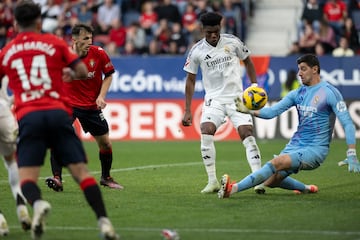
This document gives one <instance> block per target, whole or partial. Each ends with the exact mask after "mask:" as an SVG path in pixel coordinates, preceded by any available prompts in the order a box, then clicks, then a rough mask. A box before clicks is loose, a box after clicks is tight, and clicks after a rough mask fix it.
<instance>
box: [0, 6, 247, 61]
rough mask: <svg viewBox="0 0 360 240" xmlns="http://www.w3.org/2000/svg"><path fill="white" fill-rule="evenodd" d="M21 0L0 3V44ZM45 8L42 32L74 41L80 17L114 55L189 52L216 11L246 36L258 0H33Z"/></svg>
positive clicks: (10, 31) (227, 26) (230, 29)
mask: <svg viewBox="0 0 360 240" xmlns="http://www.w3.org/2000/svg"><path fill="white" fill-rule="evenodd" d="M17 1H18V0H2V1H1V2H0V48H1V47H3V46H4V45H5V44H6V43H7V42H8V41H9V40H11V39H12V38H13V37H14V36H15V35H16V32H15V31H14V27H13V19H14V16H13V9H14V7H15V4H16V2H17ZM33 1H34V2H36V3H38V4H39V5H40V6H41V9H42V20H43V21H42V22H43V23H42V31H43V32H48V33H54V34H56V35H58V36H59V37H62V38H64V39H65V40H66V41H68V43H69V44H71V28H72V26H73V25H74V24H76V23H78V22H82V23H87V24H89V25H91V26H93V28H94V44H95V45H99V46H102V47H104V48H105V49H106V51H107V52H108V53H109V55H111V56H118V55H136V54H141V55H144V54H145V55H158V54H172V55H173V54H185V53H186V52H187V51H188V50H189V48H190V47H191V46H192V45H193V44H194V43H195V42H197V41H198V40H199V39H201V38H202V36H201V32H200V28H199V22H198V19H199V16H200V15H201V14H202V13H203V12H207V11H216V12H219V13H221V14H222V15H223V16H224V19H223V31H224V32H226V33H231V34H234V35H236V36H238V37H239V38H240V39H242V40H245V38H246V25H247V22H246V21H247V19H248V17H249V16H251V15H252V10H253V2H252V1H253V0H158V1H155V0H33Z"/></svg>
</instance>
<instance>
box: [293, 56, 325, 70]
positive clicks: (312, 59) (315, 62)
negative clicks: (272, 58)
mask: <svg viewBox="0 0 360 240" xmlns="http://www.w3.org/2000/svg"><path fill="white" fill-rule="evenodd" d="M296 62H297V64H298V65H299V64H300V63H302V62H304V63H306V64H307V65H308V66H309V67H315V66H317V67H318V71H317V72H318V73H320V62H319V59H318V58H317V57H316V55H314V54H305V55H303V56H301V57H299V58H298V59H297V60H296Z"/></svg>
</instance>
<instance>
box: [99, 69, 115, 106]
mask: <svg viewBox="0 0 360 240" xmlns="http://www.w3.org/2000/svg"><path fill="white" fill-rule="evenodd" d="M111 82H112V75H110V76H107V77H105V78H104V80H103V83H102V85H101V89H100V93H99V96H98V97H97V99H96V105H97V106H98V108H99V109H104V108H105V107H106V101H105V98H106V94H107V92H108V90H109V88H110V85H111Z"/></svg>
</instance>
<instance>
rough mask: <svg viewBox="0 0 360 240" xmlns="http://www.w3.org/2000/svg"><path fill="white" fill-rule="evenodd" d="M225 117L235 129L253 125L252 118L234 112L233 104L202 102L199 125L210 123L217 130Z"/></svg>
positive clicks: (248, 115) (212, 101) (211, 101)
mask: <svg viewBox="0 0 360 240" xmlns="http://www.w3.org/2000/svg"><path fill="white" fill-rule="evenodd" d="M225 117H229V119H230V121H231V123H232V124H233V126H234V128H235V129H237V128H238V127H239V126H242V125H253V119H252V116H251V115H250V114H245V113H241V112H238V111H236V106H235V103H220V102H218V101H216V100H210V101H204V103H203V107H202V114H201V121H200V123H204V122H212V123H214V124H215V126H216V128H219V126H220V125H221V124H223V123H224V120H225Z"/></svg>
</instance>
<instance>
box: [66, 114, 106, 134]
mask: <svg viewBox="0 0 360 240" xmlns="http://www.w3.org/2000/svg"><path fill="white" fill-rule="evenodd" d="M73 117H74V120H75V119H76V118H77V119H78V120H79V122H80V124H81V127H82V129H83V130H84V132H86V133H87V132H89V133H90V134H91V135H92V136H101V135H104V134H106V133H108V132H109V125H108V123H107V121H106V119H105V117H104V114H103V112H102V111H101V110H88V109H81V108H74V109H73Z"/></svg>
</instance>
